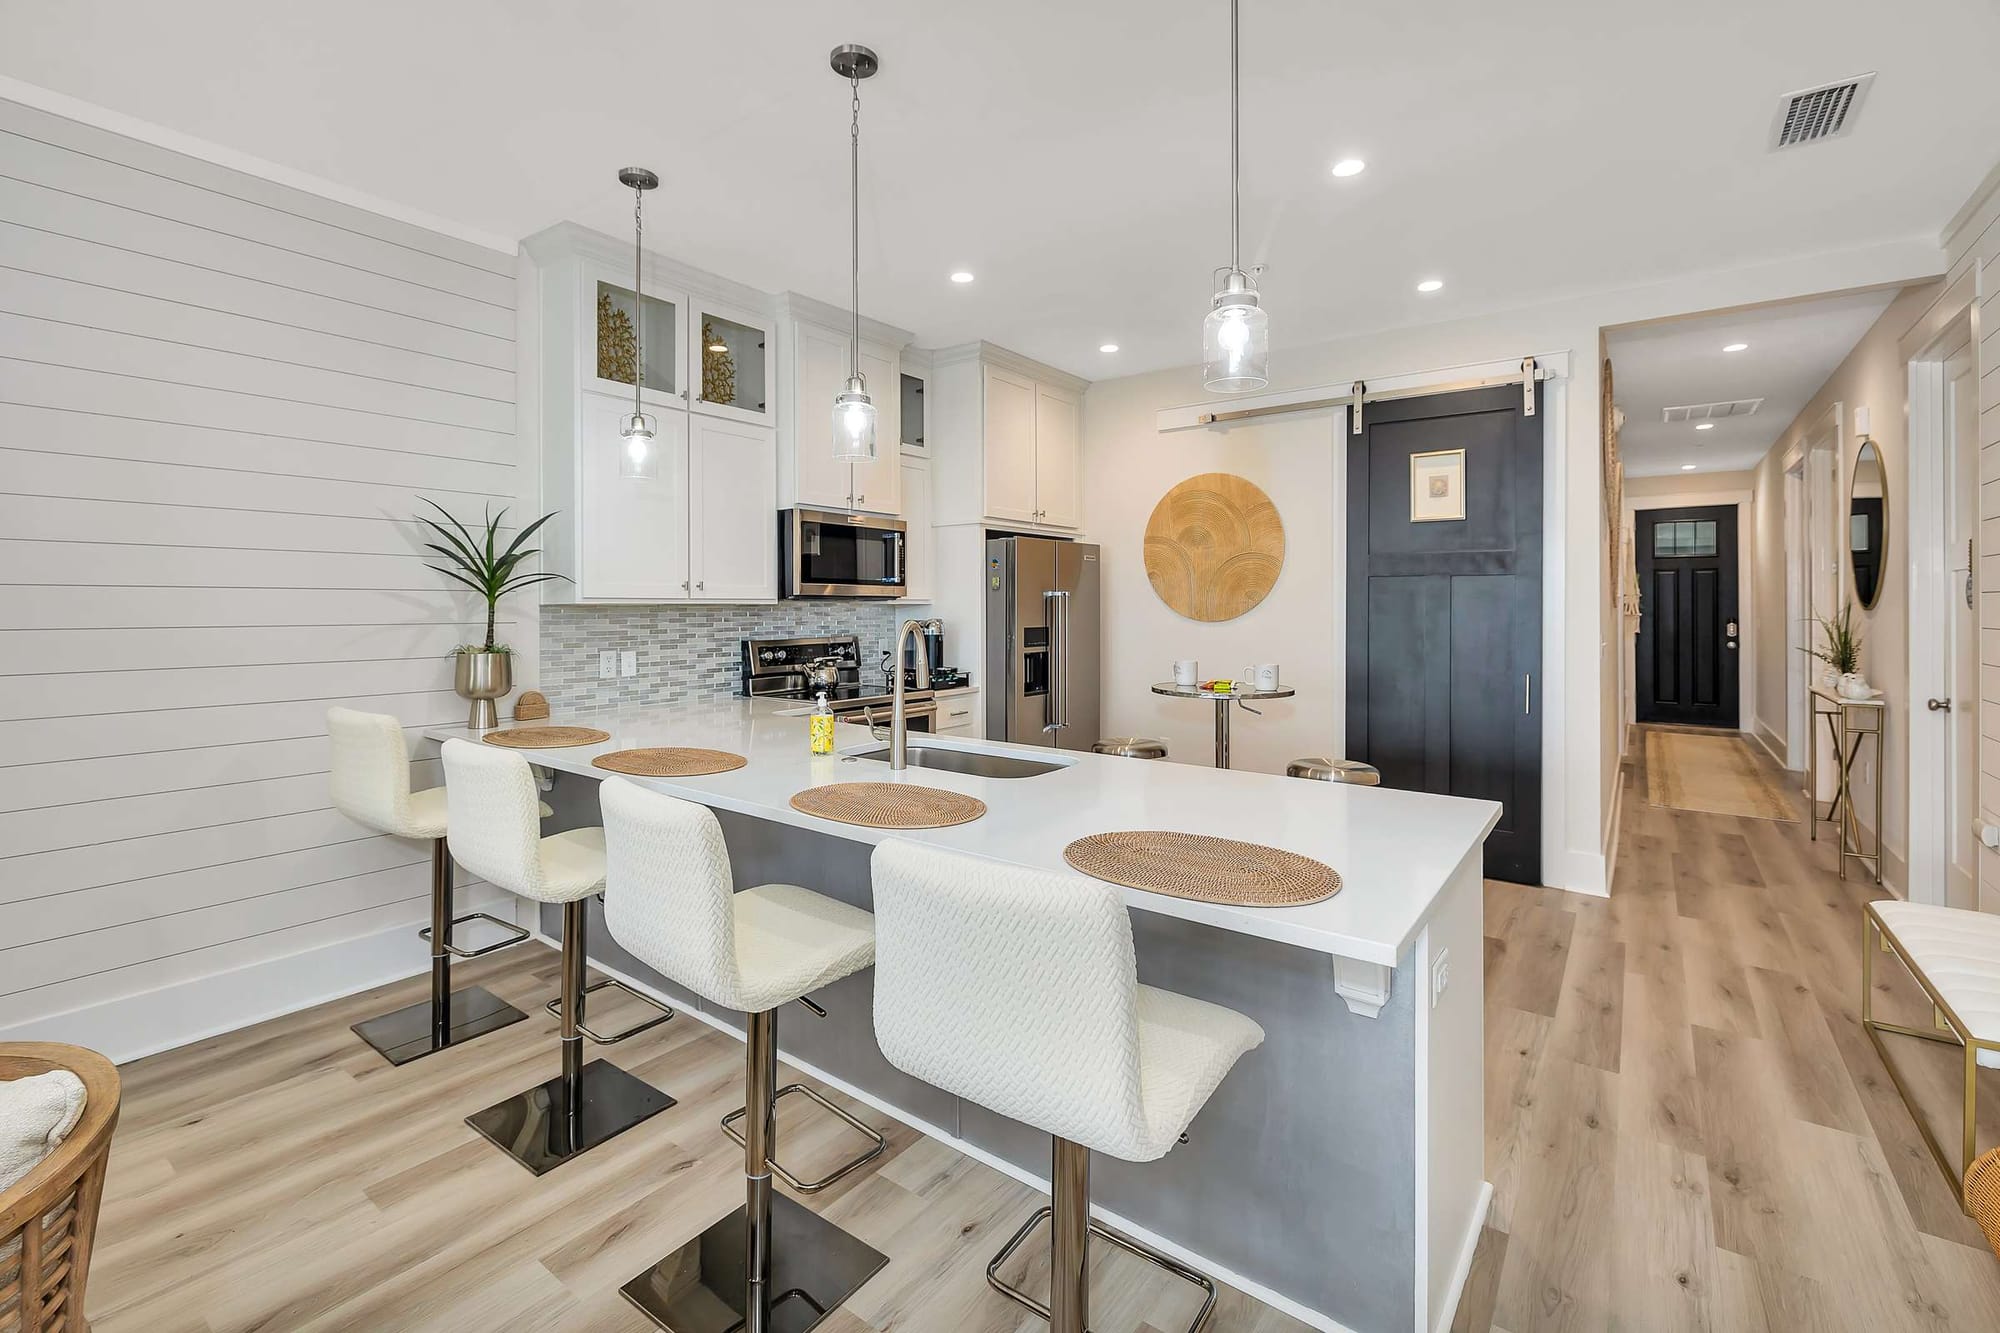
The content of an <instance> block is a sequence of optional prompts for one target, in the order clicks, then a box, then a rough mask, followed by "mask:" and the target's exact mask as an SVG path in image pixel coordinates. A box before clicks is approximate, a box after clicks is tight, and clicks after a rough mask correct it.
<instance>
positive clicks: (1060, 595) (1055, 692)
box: [1042, 588, 1069, 733]
mask: <svg viewBox="0 0 2000 1333" xmlns="http://www.w3.org/2000/svg"><path fill="white" fill-rule="evenodd" d="M1042 610H1043V611H1044V613H1045V614H1046V615H1047V617H1048V622H1049V692H1048V695H1047V697H1046V699H1045V700H1044V708H1045V710H1046V711H1045V713H1044V717H1045V718H1046V719H1047V720H1046V721H1045V722H1044V723H1043V724H1042V730H1043V732H1045V733H1046V732H1055V731H1061V730H1062V729H1063V728H1064V727H1067V726H1068V725H1069V594H1068V593H1067V592H1063V591H1061V590H1059V589H1055V588H1050V589H1049V590H1048V591H1046V592H1044V593H1043V594H1042Z"/></svg>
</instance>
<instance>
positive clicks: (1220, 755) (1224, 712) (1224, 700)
mask: <svg viewBox="0 0 2000 1333" xmlns="http://www.w3.org/2000/svg"><path fill="white" fill-rule="evenodd" d="M1153 693H1155V694H1164V695H1168V696H1170V697H1172V698H1175V699H1212V700H1214V702H1215V766H1216V767H1217V768H1228V767H1229V705H1230V704H1231V703H1232V702H1235V703H1240V704H1244V706H1245V708H1246V709H1247V710H1248V711H1249V712H1252V713H1254V712H1256V711H1257V710H1256V709H1254V708H1249V706H1248V704H1247V703H1246V701H1247V700H1250V699H1289V698H1291V697H1292V696H1293V695H1294V694H1296V693H1297V691H1296V690H1293V689H1291V688H1289V687H1286V688H1281V689H1275V690H1248V689H1245V690H1230V691H1227V692H1225V691H1221V690H1204V689H1202V688H1201V687H1200V686H1199V685H1176V684H1174V683H1173V682H1172V681H1170V680H1169V681H1162V682H1160V683H1159V684H1157V685H1155V686H1153Z"/></svg>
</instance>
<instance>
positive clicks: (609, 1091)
mask: <svg viewBox="0 0 2000 1333" xmlns="http://www.w3.org/2000/svg"><path fill="white" fill-rule="evenodd" d="M576 1080H577V1096H576V1104H575V1107H574V1109H573V1112H572V1111H570V1110H566V1109H565V1108H566V1107H567V1106H568V1103H569V1097H568V1096H567V1095H566V1092H565V1089H566V1088H567V1087H568V1083H569V1079H568V1076H567V1075H563V1074H558V1075H556V1076H555V1077H554V1078H552V1079H550V1080H549V1081H548V1082H546V1083H540V1084H537V1085H536V1086H534V1087H532V1088H529V1089H528V1090H527V1091H526V1092H521V1093H516V1094H515V1095H514V1096H512V1097H509V1098H508V1099H507V1100H506V1101H504V1102H496V1103H494V1104H493V1105H492V1106H489V1107H487V1108H486V1109H485V1110H483V1111H480V1112H477V1113H475V1114H473V1115H469V1116H467V1117H466V1118H465V1123H466V1124H468V1125H471V1126H472V1127H473V1128H474V1129H476V1130H478V1131H479V1132H480V1133H481V1134H483V1135H484V1136H485V1137H486V1138H487V1139H489V1140H491V1141H492V1143H493V1145H494V1146H495V1147H496V1148H499V1149H500V1150H501V1151H503V1152H505V1153H506V1154H507V1155H508V1156H509V1157H512V1158H513V1159H514V1160H515V1161H517V1162H519V1163H520V1164H521V1165H522V1166H525V1167H527V1168H528V1169H529V1170H530V1171H532V1172H534V1173H535V1174H536V1175H538V1176H539V1175H543V1174H545V1173H547V1172H549V1171H553V1170H554V1169H555V1168H556V1167H559V1166H561V1165H562V1164H563V1163H564V1162H567V1161H568V1160H569V1159H570V1158H572V1157H575V1156H576V1155H578V1154H579V1153H584V1152H588V1151H590V1150H591V1149H592V1148H595V1147H596V1146H597V1145H598V1144H600V1143H604V1142H606V1141H607V1140H610V1139H615V1138H617V1137H618V1136H619V1135H620V1134H623V1133H624V1132H625V1131H626V1130H628V1129H630V1128H632V1126H634V1125H637V1124H640V1123H642V1122H644V1121H646V1120H650V1119H652V1118H653V1117H654V1116H656V1115H658V1114H659V1113H660V1112H662V1111H664V1110H666V1109H667V1108H668V1107H669V1106H672V1105H673V1104H674V1099H673V1098H672V1097H669V1096H668V1095H667V1094H666V1093H664V1092H661V1091H660V1090H659V1089H658V1088H656V1087H654V1086H653V1085H652V1084H650V1083H647V1082H646V1081H645V1080H643V1079H640V1078H636V1077H634V1076H633V1075H631V1074H628V1073H626V1072H625V1071H624V1070H622V1069H620V1068H619V1067H618V1066H617V1065H614V1064H612V1063H611V1062H609V1061H608V1060H593V1061H591V1062H590V1063H589V1064H587V1065H585V1066H584V1067H583V1068H582V1070H581V1071H579V1072H578V1074H577V1075H576Z"/></svg>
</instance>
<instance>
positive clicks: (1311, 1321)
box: [522, 922, 1493, 1333]
mask: <svg viewBox="0 0 2000 1333" xmlns="http://www.w3.org/2000/svg"><path fill="white" fill-rule="evenodd" d="M522 924H524V925H527V926H528V928H529V933H530V934H531V935H532V936H533V937H534V938H535V939H537V940H540V941H541V942H542V943H543V944H546V945H548V946H549V947H550V948H552V949H560V948H561V947H562V946H561V945H560V944H559V943H558V942H557V941H555V940H553V939H550V938H549V937H548V936H547V935H544V934H543V933H542V932H541V930H540V929H539V924H538V923H528V922H523V923H522ZM590 966H591V969H592V970H593V971H596V972H598V973H601V974H602V975H604V976H607V977H616V978H617V979H618V980H620V981H622V982H624V983H625V984H626V985H628V986H630V987H632V988H633V989H634V990H637V991H640V992H642V993H644V994H647V995H650V996H652V997H654V998H655V999H657V1000H659V1001H661V1002H662V1003H665V1004H671V1005H672V1006H673V1008H674V1012H675V1013H677V1014H682V1015H685V1016H686V1017H688V1018H692V1019H694V1020H696V1021H697V1022H700V1023H704V1024H706V1025H707V1026H709V1027H712V1028H714V1029H715V1030H716V1031H718V1032H726V1033H728V1034H729V1035H730V1036H732V1037H734V1038H736V1040H738V1041H742V1040H743V1039H744V1035H743V1032H742V1030H741V1029H739V1028H735V1027H732V1026H730V1025H729V1024H728V1023H726V1022H724V1021H723V1020H722V1019H721V1018H720V1017H719V1016H718V1015H715V1014H711V1013H707V1012H704V1011H703V1010H701V1009H690V1008H688V1007H687V1006H686V1005H684V1004H682V1003H681V1002H680V1001H679V1000H675V999H673V998H672V997H670V996H668V995H667V994H666V993H665V992H663V991H660V990H657V989H655V988H654V987H653V986H651V985H649V984H647V983H646V982H645V981H642V980H641V979H640V978H638V977H635V976H633V975H632V974H631V973H629V972H622V971H620V970H619V969H617V968H615V967H606V966H605V965H604V964H603V963H601V962H598V961H597V960H596V959H592V960H591V962H590ZM780 1058H781V1059H783V1060H784V1062H785V1063H786V1064H788V1065H790V1066H791V1067H792V1068H794V1069H796V1070H799V1071H800V1072H801V1073H803V1074H806V1075H807V1076H809V1077H811V1078H815V1079H818V1080H819V1081H820V1082H821V1083H824V1084H826V1085H827V1086H828V1087H832V1088H838V1089H840V1091H842V1092H844V1093H846V1094H847V1095H848V1096H850V1097H852V1098H854V1100H855V1101H857V1102H860V1103H862V1104H863V1105H865V1106H868V1107H871V1108H873V1109H874V1110H876V1111H879V1112H881V1113H882V1114H883V1115H886V1116H888V1117H889V1118H890V1119H891V1120H895V1121H899V1122H900V1123H902V1124H904V1125H907V1126H909V1127H910V1128H911V1129H914V1130H916V1131H917V1133H919V1134H922V1135H924V1136H925V1137H926V1138H932V1139H936V1140H937V1141H938V1142H939V1143H942V1144H945V1145H946V1146H947V1147H950V1148H952V1149H953V1150H955V1151H957V1152H961V1153H964V1154H965V1155H966V1156H967V1157H970V1158H972V1159H973V1160H974V1161H976V1162H979V1163H982V1164H983V1165H986V1166H990V1167H992V1168H993V1169H994V1170H995V1171H998V1172H1000V1173H1001V1174H1002V1175H1005V1176H1009V1177H1011V1178H1012V1179H1014V1180H1018V1181H1020V1182H1021V1183H1022V1184H1023V1185H1026V1186H1028V1187H1029V1188H1030V1189H1033V1190H1037V1191H1039V1192H1040V1193H1043V1194H1047V1193H1048V1192H1049V1181H1048V1177H1046V1176H1038V1175H1036V1174H1035V1173H1034V1172H1032V1171H1029V1170H1027V1169H1025V1168H1023V1167H1019V1166H1016V1165H1014V1164H1013V1163H1012V1162H1009V1161H1006V1160H1005V1159H1003V1158H1000V1157H996V1156H994V1155H993V1154H992V1153H990V1152H987V1151H986V1150H985V1149H983V1148H980V1147H977V1146H976V1145H974V1144H970V1143H967V1142H966V1141H965V1140H963V1139H961V1138H959V1137H958V1136H957V1135H955V1134H951V1133H948V1132H946V1131H945V1130H943V1129H940V1128H939V1127H938V1126H936V1125H933V1124H931V1123H930V1122H929V1121H927V1120H923V1119H920V1118H918V1117H916V1116H913V1115H911V1114H910V1113H909V1112H907V1111H905V1110H903V1109H902V1108H901V1107H898V1106H892V1105H890V1104H889V1103H888V1102H885V1101H883V1100H881V1099H880V1098H879V1097H876V1096H874V1095H873V1094H871V1093H867V1092H863V1091H862V1090H861V1089H860V1088H857V1087H855V1086H853V1085H852V1084H850V1083H848V1082H847V1081H846V1080H844V1079H839V1078H835V1077H834V1076H833V1075H832V1074H829V1073H827V1072H826V1071H825V1070H823V1069H819V1068H816V1067H814V1066H813V1065H810V1064H807V1063H806V1062H805V1061H803V1060H798V1059H794V1058H793V1057H791V1056H789V1055H785V1056H781V1057H780ZM1492 1198H1493V1187H1492V1185H1490V1184H1488V1185H1486V1186H1485V1188H1484V1192H1483V1193H1482V1194H1481V1196H1480V1199H1481V1204H1480V1207H1479V1209H1478V1211H1477V1214H1476V1216H1475V1217H1474V1225H1473V1228H1472V1244H1473V1245H1475V1246H1476V1245H1477V1243H1478V1240H1479V1225H1478V1224H1479V1223H1481V1222H1483V1221H1484V1220H1485V1218H1486V1209H1487V1206H1488V1205H1489V1204H1490V1203H1491V1202H1492ZM1090 1212H1091V1216H1093V1217H1095V1218H1096V1219H1097V1220H1099V1221H1100V1222H1103V1223H1104V1224H1105V1225H1106V1226H1109V1227H1111V1228H1112V1229H1113V1230H1116V1231H1122V1232H1124V1233H1125V1234H1126V1235H1128V1236H1130V1237H1132V1238H1133V1239H1134V1240H1137V1241H1140V1242H1142V1243H1144V1244H1147V1245H1150V1246H1152V1247H1153V1248H1154V1249H1156V1250H1159V1251H1160V1252H1161V1253H1163V1254H1168V1255H1172V1256H1173V1257H1174V1258H1176V1259H1178V1260H1180V1261H1181V1262H1182V1263H1184V1264H1187V1265H1189V1266H1190V1267H1193V1268H1198V1269H1200V1270H1201V1271H1203V1272H1205V1273H1207V1274H1208V1275H1209V1276H1210V1277H1212V1278H1214V1279H1215V1280H1216V1281H1218V1282H1223V1283H1227V1284H1228V1285H1229V1286H1232V1287H1234V1288H1236V1289H1237V1290H1238V1291H1240V1292H1242V1293H1243V1294H1244V1295H1246V1296H1252V1297H1255V1298H1256V1299H1257V1300H1260V1301H1262V1302H1263V1303H1264V1304H1266V1305H1268V1306H1270V1307H1271V1308H1272V1309H1274V1310H1280V1311H1282V1312H1284V1313H1285V1314H1288V1315H1290V1316H1291V1317H1292V1318H1294V1319H1296V1320H1298V1321H1299V1322H1300V1323H1303V1324H1307V1325H1310V1326H1311V1327H1313V1328H1316V1329H1320V1330H1322V1333H1355V1330H1354V1329H1352V1328H1349V1327H1348V1326H1347V1325H1346V1324H1343V1323H1341V1322H1340V1321H1339V1320H1337V1319H1333V1318H1331V1317H1329V1316H1327V1315H1324V1314H1321V1313H1320V1312H1319V1311H1317V1310H1312V1309H1308V1308H1307V1307H1305V1306H1303V1305H1300V1304H1299V1303H1298V1302H1297V1301H1294V1300H1292V1299H1290V1298H1289V1297H1286V1296H1281V1295H1279V1294H1278V1293H1277V1292H1275V1291H1272V1290H1271V1289H1270V1288H1269V1287H1266V1286H1264V1285H1263V1284H1262V1283H1260V1282H1255V1281H1253V1280H1251V1279H1250V1278H1247V1277H1244V1276H1243V1275H1242V1274H1240V1273H1236V1272H1234V1271H1232V1270H1230V1269H1228V1268H1226V1267H1224V1266H1223V1265H1221V1264H1218V1263H1216V1262H1215V1261H1214V1260H1212V1259H1208V1258H1204V1257H1203V1256H1201V1255H1199V1254H1196V1253H1195V1252H1194V1251H1192V1250H1190V1249H1188V1248H1187V1247H1186V1246H1183V1245H1177V1244H1175V1243H1174V1242H1173V1241H1170V1240H1168V1239H1167V1238H1166V1237H1164V1236H1161V1235H1159V1234H1157V1233H1155V1232H1152V1231H1149V1230H1147V1229H1146V1228H1145V1227H1142V1226H1139V1225H1138V1224H1137V1223H1135V1222H1132V1221H1129V1220H1128V1219H1126V1218H1123V1217H1120V1216H1119V1215H1118V1214H1116V1213H1113V1212H1107V1211H1106V1210H1104V1209H1102V1208H1099V1207H1097V1206H1096V1205H1094V1204H1093V1205H1092V1206H1091V1209H1090ZM1471 1271H1472V1251H1471V1249H1470V1248H1467V1250H1466V1251H1465V1253H1464V1254H1463V1255H1461V1256H1460V1266H1459V1271H1457V1272H1455V1273H1454V1275H1453V1278H1452V1290H1451V1304H1452V1305H1453V1306H1456V1305H1457V1304H1458V1299H1459V1294H1460V1292H1461V1291H1463V1289H1464V1286H1465V1279H1466V1276H1467V1274H1469V1273H1470V1272H1471ZM1419 1304H1421V1302H1419ZM1449 1323H1450V1317H1449V1316H1447V1317H1446V1325H1447V1326H1448V1325H1449Z"/></svg>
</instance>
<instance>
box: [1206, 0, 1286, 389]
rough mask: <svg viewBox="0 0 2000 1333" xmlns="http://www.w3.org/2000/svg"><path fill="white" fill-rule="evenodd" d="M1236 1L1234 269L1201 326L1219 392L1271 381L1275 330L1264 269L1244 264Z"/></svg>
mask: <svg viewBox="0 0 2000 1333" xmlns="http://www.w3.org/2000/svg"><path fill="white" fill-rule="evenodd" d="M1236 3H1237V0H1229V267H1228V268H1226V269H1217V270H1216V271H1215V272H1216V293H1215V298H1214V299H1213V300H1212V301H1210V302H1209V311H1208V318H1207V319H1206V320H1204V321H1202V326H1201V362H1202V376H1201V377H1202V382H1203V383H1204V384H1205V385H1206V386H1207V387H1208V389H1209V390H1210V391H1211V392H1213V393H1248V392H1249V391H1251V390H1253V389H1261V388H1263V387H1264V386H1265V385H1266V384H1268V383H1270V380H1271V330H1270V325H1269V320H1268V319H1267V317H1266V316H1265V314H1264V308H1263V306H1261V305H1260V304H1258V301H1257V274H1258V273H1259V272H1261V271H1262V270H1261V269H1257V270H1248V271H1246V270H1245V269H1244V267H1243V190H1242V169H1241V167H1240V166H1239V164H1238V157H1239V152H1240V144H1241V142H1242V137H1243V136H1242V133H1241V131H1239V130H1238V128H1237V123H1236V122H1237V108H1238V102H1239V100H1240V99H1239V97H1238V94H1237V78H1236V65H1237V59H1236V30H1237V19H1236Z"/></svg>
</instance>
